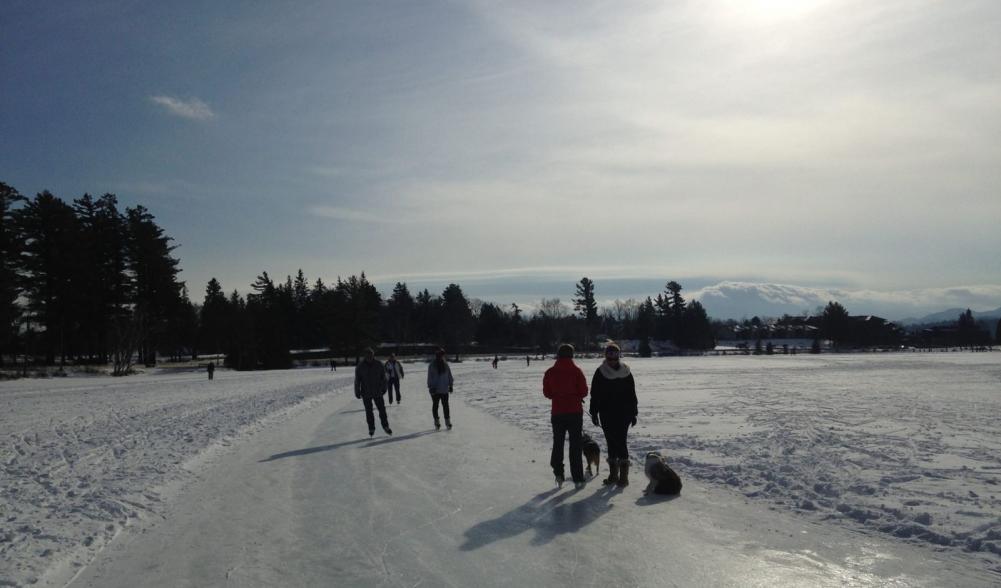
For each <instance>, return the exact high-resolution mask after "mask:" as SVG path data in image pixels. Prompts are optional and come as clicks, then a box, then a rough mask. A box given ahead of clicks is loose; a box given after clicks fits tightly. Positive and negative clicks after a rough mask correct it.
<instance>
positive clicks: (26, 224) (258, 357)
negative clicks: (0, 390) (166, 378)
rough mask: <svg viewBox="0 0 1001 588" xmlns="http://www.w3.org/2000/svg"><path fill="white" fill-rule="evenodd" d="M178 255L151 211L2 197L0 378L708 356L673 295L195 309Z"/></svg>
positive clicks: (695, 317) (306, 297)
mask: <svg viewBox="0 0 1001 588" xmlns="http://www.w3.org/2000/svg"><path fill="white" fill-rule="evenodd" d="M174 249H175V246H174V245H173V244H172V239H171V238H170V237H169V236H167V235H166V234H165V233H164V231H163V229H162V228H161V227H159V226H158V225H157V224H156V221H155V219H154V217H153V215H152V214H150V212H149V211H148V210H146V209H145V208H144V207H142V206H136V207H132V208H125V209H124V210H121V209H120V208H119V204H118V200H117V198H116V197H115V195H113V194H105V195H103V196H101V197H99V198H93V197H92V196H90V195H89V194H84V195H83V196H81V197H80V198H78V199H76V200H73V201H72V202H69V203H67V202H65V201H64V200H62V199H60V198H59V197H57V196H55V195H53V194H51V193H50V192H48V191H43V192H41V193H39V194H37V195H36V196H35V197H34V198H33V199H28V198H26V197H24V196H22V195H21V194H20V193H19V192H18V191H17V190H16V189H14V188H13V187H11V186H8V185H7V184H4V183H0V365H3V362H4V361H8V362H9V361H15V362H16V361H17V359H18V358H21V359H22V363H23V364H24V365H25V366H26V365H27V364H28V363H34V362H43V363H45V364H46V365H53V364H56V363H58V364H65V363H67V362H71V363H74V364H86V363H94V364H108V363H112V364H113V365H114V368H115V369H114V371H115V373H116V374H119V373H127V372H128V370H129V369H130V367H131V365H132V363H133V362H134V361H139V362H142V363H145V364H147V365H151V364H154V363H155V362H156V358H157V356H158V355H159V356H166V357H171V358H177V359H179V358H181V357H184V356H190V357H197V356H198V355H205V354H225V356H226V362H227V363H228V364H229V365H231V366H232V367H235V368H237V369H267V368H282V367H288V366H290V365H291V363H292V354H291V351H292V350H303V349H317V350H330V351H332V352H333V353H335V354H337V355H340V356H344V357H345V358H351V357H355V356H357V354H358V353H359V352H360V350H361V349H363V348H364V347H367V346H375V345H378V344H380V343H389V344H393V345H397V346H409V347H414V346H420V345H438V344H440V345H444V346H445V347H446V348H448V349H450V350H451V351H455V352H459V351H460V350H466V349H469V348H470V346H471V345H473V344H475V345H476V349H478V350H481V351H485V352H491V353H493V352H501V351H505V350H521V351H529V350H530V351H539V352H543V353H552V352H553V351H555V349H556V347H557V346H558V345H559V344H560V343H561V342H564V341H574V342H577V343H578V344H579V345H582V346H583V347H584V348H585V349H591V348H593V347H594V346H595V345H596V344H597V341H596V338H597V337H598V336H599V335H601V336H605V337H612V338H616V339H640V340H642V341H643V345H642V348H641V351H642V352H644V354H649V352H650V344H649V342H650V340H652V339H662V340H672V341H674V342H675V344H677V345H678V346H679V347H682V348H691V349H710V348H712V347H713V345H714V344H715V339H714V336H713V327H712V324H711V322H710V320H709V317H708V316H707V315H706V311H705V309H704V308H703V307H702V305H701V304H699V303H698V302H690V303H689V302H686V301H685V299H684V297H683V296H682V295H681V289H682V288H681V285H680V284H678V283H677V282H674V281H671V282H668V283H667V285H666V287H665V290H664V292H662V293H660V294H658V295H657V296H656V297H655V298H651V297H647V298H646V300H645V301H642V302H637V301H634V300H629V301H626V302H621V301H616V303H615V304H614V305H613V306H612V307H609V308H604V309H600V308H599V307H598V304H597V302H596V298H595V283H594V282H593V281H592V280H591V279H589V278H587V277H585V278H582V279H581V280H580V282H578V283H577V284H576V292H575V296H574V297H573V299H572V300H571V303H570V304H564V303H563V302H561V301H560V300H559V299H558V298H552V299H543V300H542V301H541V302H540V304H539V307H538V308H537V309H536V311H535V312H533V313H531V316H525V315H526V313H523V312H522V310H521V309H520V308H519V307H518V305H516V304H511V305H510V306H506V305H498V304H495V303H491V302H483V301H480V300H475V299H473V300H470V299H469V298H467V297H466V295H465V293H463V291H462V288H461V287H460V286H459V285H458V284H449V285H448V286H447V287H446V288H445V289H444V291H442V292H441V294H432V293H430V292H429V291H428V290H427V289H425V290H423V291H420V292H417V293H416V295H414V294H411V292H410V290H409V288H408V287H407V285H406V284H405V283H402V282H401V283H397V284H396V285H395V287H394V288H393V291H392V293H391V294H390V296H389V297H388V298H386V299H383V297H382V295H381V294H380V293H379V291H378V290H377V289H376V287H375V286H374V285H373V284H372V283H371V282H369V281H368V279H367V278H366V276H365V274H364V273H362V274H361V275H360V276H354V275H352V276H350V277H349V278H347V279H343V280H342V279H341V278H338V279H337V281H336V283H334V284H332V285H329V286H328V285H327V284H325V283H324V282H323V280H322V279H317V280H315V281H313V282H309V281H308V280H307V279H306V276H305V275H304V274H303V272H302V270H299V272H298V273H297V274H296V276H295V278H293V277H292V276H287V277H286V279H285V280H284V281H277V282H276V281H275V280H273V279H272V278H271V276H269V275H268V273H267V272H262V273H261V275H260V276H258V277H257V279H256V280H255V281H254V282H253V283H252V284H251V285H250V289H249V291H248V293H247V294H246V296H242V295H241V294H240V293H239V292H238V291H236V290H233V291H232V293H230V294H229V295H226V294H225V292H224V291H223V287H222V285H221V284H220V283H219V282H218V280H216V279H215V278H213V279H212V280H210V281H209V282H208V284H207V286H206V288H205V298H204V300H203V301H202V302H201V304H200V305H199V304H196V303H192V302H191V301H190V300H189V298H188V293H187V290H186V288H185V284H184V283H183V282H181V281H179V280H178V273H179V271H180V268H179V262H178V259H177V258H176V257H174V255H173V251H174Z"/></svg>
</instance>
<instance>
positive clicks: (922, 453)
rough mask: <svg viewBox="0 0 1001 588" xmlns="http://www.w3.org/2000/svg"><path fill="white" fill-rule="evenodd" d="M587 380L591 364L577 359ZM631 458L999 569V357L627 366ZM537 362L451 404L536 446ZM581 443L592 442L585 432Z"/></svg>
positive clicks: (694, 360)
mask: <svg viewBox="0 0 1001 588" xmlns="http://www.w3.org/2000/svg"><path fill="white" fill-rule="evenodd" d="M579 363H580V365H581V367H582V369H584V372H585V374H586V375H587V376H588V379H589V380H590V377H591V375H592V374H593V372H594V369H595V368H596V367H597V366H598V363H599V362H598V360H588V359H584V360H580V362H579ZM628 363H629V365H630V366H631V367H632V369H633V373H634V377H635V379H636V385H637V396H638V397H639V405H640V409H639V410H640V415H639V422H638V424H637V426H636V428H635V429H633V430H632V431H631V433H630V448H631V450H632V453H633V455H634V457H640V456H642V455H643V454H644V453H645V452H647V451H651V450H660V451H662V452H664V453H665V455H667V456H669V460H670V461H671V463H673V464H674V466H675V467H676V469H677V470H678V471H679V472H680V473H681V476H682V478H683V479H684V478H686V477H695V478H699V479H701V480H707V481H712V482H717V483H719V484H722V485H726V486H729V487H730V488H732V489H733V491H735V492H739V493H741V494H743V495H744V496H746V497H747V498H748V499H749V500H762V501H767V502H768V503H769V504H771V505H773V506H774V507H775V508H781V509H788V510H794V511H798V512H799V513H801V514H803V515H804V516H807V517H812V518H815V519H821V520H829V521H832V522H835V523H845V524H849V525H854V526H857V527H859V528H863V529H866V530H868V531H872V532H875V533H886V534H889V535H892V536H894V537H896V538H899V539H901V540H905V541H909V542H915V543H925V544H927V545H928V546H929V547H930V548H933V549H948V550H957V551H963V552H967V553H970V555H971V557H975V558H976V559H978V560H980V561H981V562H982V563H983V564H984V565H986V566H988V567H989V568H992V569H994V570H1001V485H999V483H1001V354H997V353H913V354H912V353H896V354H846V355H833V354H832V355H827V354H825V355H819V356H817V355H796V356H778V355H774V356H737V357H676V358H651V359H638V358H633V359H630V360H628ZM548 365H549V362H533V364H532V366H531V367H527V368H526V367H525V364H524V362H523V361H510V362H505V363H502V364H501V369H499V370H497V372H496V373H491V372H487V373H486V374H485V375H484V376H483V377H480V378H475V379H473V381H472V382H470V383H469V384H468V389H467V385H466V384H463V391H464V393H466V394H467V395H468V397H469V401H470V402H471V403H472V404H474V405H475V406H479V407H481V408H483V409H485V410H487V411H488V412H490V413H491V414H494V415H496V416H499V417H501V418H503V419H506V420H509V421H511V422H514V423H516V424H518V425H519V426H521V427H522V428H525V429H528V430H531V431H534V432H536V433H538V434H539V435H540V436H544V435H547V434H548V431H549V422H548V415H547V414H545V411H543V410H541V408H540V407H543V406H544V405H545V403H544V402H543V401H544V399H543V398H542V397H541V393H540V391H539V390H540V382H541V374H542V372H543V371H544V369H545V368H546V367H548ZM585 428H588V429H591V433H592V436H595V437H596V438H600V437H601V433H600V431H598V430H596V428H594V427H592V426H591V425H590V423H586V425H585Z"/></svg>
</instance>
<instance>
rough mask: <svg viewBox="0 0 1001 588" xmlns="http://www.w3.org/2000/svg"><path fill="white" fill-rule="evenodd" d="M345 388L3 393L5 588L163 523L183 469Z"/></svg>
mask: <svg viewBox="0 0 1001 588" xmlns="http://www.w3.org/2000/svg"><path fill="white" fill-rule="evenodd" d="M348 381H349V376H348V375H346V374H342V375H337V374H331V373H329V372H327V371H326V370H322V369H321V370H300V371H286V372H270V373H263V374H262V373H254V374H247V373H233V372H228V371H219V372H217V374H216V379H215V380H213V381H211V382H210V381H207V380H206V378H205V375H204V374H203V373H200V372H198V373H187V374H175V375H169V376H168V375H143V376H135V377H129V378H103V377H101V378H68V379H59V380H17V381H12V382H4V383H2V384H0V406H3V407H4V408H3V409H2V411H0V431H3V444H2V445H0V585H10V584H13V585H21V584H30V583H34V582H36V581H38V580H39V579H41V578H42V577H43V574H44V573H45V571H46V570H50V571H51V570H58V569H62V568H67V567H68V568H72V567H74V566H80V565H83V564H85V563H86V562H87V561H89V560H90V559H91V558H92V557H93V554H94V553H96V552H97V551H99V550H100V549H101V548H102V547H103V546H104V545H105V544H107V543H108V542H109V541H110V540H111V539H113V538H114V537H115V536H116V535H117V534H118V533H119V532H120V531H121V530H122V529H123V528H124V527H125V526H127V525H129V524H130V523H131V522H132V521H134V520H135V519H136V518H137V517H140V516H158V515H159V513H160V506H161V503H162V502H163V501H164V500H165V498H166V497H165V496H164V491H165V490H166V489H167V486H168V485H170V484H171V483H178V482H181V483H183V482H184V480H185V479H186V478H188V477H190V474H189V473H188V472H187V470H186V469H185V467H184V465H185V462H186V461H188V460H191V459H192V458H195V457H196V456H202V457H204V456H205V455H206V453H205V452H206V450H213V451H217V450H218V449H219V448H220V447H224V446H226V445H228V444H230V443H231V442H232V441H233V439H234V438H235V437H237V436H239V435H241V434H245V433H247V432H249V431H252V430H254V429H255V428H256V427H259V426H261V424H262V419H264V418H265V417H267V416H269V415H276V414H279V413H281V412H282V411H283V410H286V409H289V408H290V407H293V406H296V405H299V404H301V403H303V401H305V400H307V399H309V398H315V397H318V396H320V395H323V394H324V393H327V392H330V391H331V390H332V389H333V388H334V386H335V385H336V384H338V383H340V384H344V383H346V382H348Z"/></svg>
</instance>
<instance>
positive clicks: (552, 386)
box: [542, 343, 587, 488]
mask: <svg viewBox="0 0 1001 588" xmlns="http://www.w3.org/2000/svg"><path fill="white" fill-rule="evenodd" d="M573 352H574V349H573V346H572V345H569V344H567V343H564V344H563V345H560V348H559V350H558V351H557V352H556V363H554V364H553V367H551V368H549V369H548V370H546V375H545V376H543V378H542V394H543V395H544V396H545V397H546V398H549V399H551V400H552V401H553V410H552V417H551V421H552V424H553V453H552V457H551V458H550V460H549V465H551V466H552V467H553V474H554V475H555V476H556V483H557V484H560V485H562V484H563V481H564V480H565V477H564V471H563V445H564V440H565V438H566V437H567V435H568V434H569V436H570V476H571V478H573V482H574V486H575V487H577V488H580V487H581V486H583V484H584V462H583V459H581V432H582V430H583V428H584V398H585V397H586V396H587V378H585V377H584V372H582V371H580V368H579V367H577V364H575V363H574V361H573Z"/></svg>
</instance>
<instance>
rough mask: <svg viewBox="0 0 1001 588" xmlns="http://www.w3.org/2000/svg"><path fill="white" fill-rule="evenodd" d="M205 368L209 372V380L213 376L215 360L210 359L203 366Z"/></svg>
mask: <svg viewBox="0 0 1001 588" xmlns="http://www.w3.org/2000/svg"><path fill="white" fill-rule="evenodd" d="M205 369H206V370H207V371H208V372H209V379H210V380H211V379H212V377H213V376H215V362H214V361H210V362H209V364H208V365H207V366H205Z"/></svg>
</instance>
